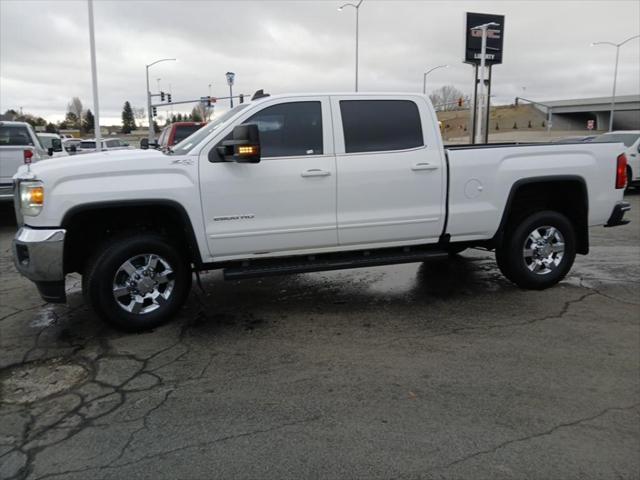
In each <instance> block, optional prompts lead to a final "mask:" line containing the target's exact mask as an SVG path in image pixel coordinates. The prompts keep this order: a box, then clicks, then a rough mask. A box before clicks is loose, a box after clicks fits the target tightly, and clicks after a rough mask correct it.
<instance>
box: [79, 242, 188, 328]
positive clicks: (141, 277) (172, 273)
mask: <svg viewBox="0 0 640 480" xmlns="http://www.w3.org/2000/svg"><path fill="white" fill-rule="evenodd" d="M190 288H191V268H190V265H189V262H188V261H187V260H186V258H185V256H184V255H183V254H182V253H181V252H180V251H179V250H178V249H177V248H176V247H174V246H173V245H171V244H170V243H169V242H168V241H167V240H166V239H164V238H163V237H161V236H159V235H154V234H131V235H123V236H120V237H118V238H116V239H114V240H113V241H111V242H110V243H109V244H108V245H107V247H106V248H103V249H100V250H99V251H98V253H97V254H96V255H94V257H93V258H92V259H91V260H90V261H89V264H88V267H87V268H86V270H85V273H84V275H83V277H82V289H83V293H84V296H85V300H86V301H88V303H89V304H90V305H91V306H92V308H93V309H94V310H95V312H96V313H97V314H98V315H99V316H100V317H101V318H102V319H103V320H104V321H105V322H107V323H109V324H111V325H113V326H115V327H117V328H120V329H123V330H128V331H140V330H146V329H150V328H154V327H157V326H159V325H161V324H163V323H165V322H166V321H168V320H169V319H171V317H172V316H173V315H174V314H175V313H176V312H177V311H178V309H179V308H180V307H181V306H182V304H183V303H184V301H185V299H186V297H187V295H188V293H189V289H190Z"/></svg>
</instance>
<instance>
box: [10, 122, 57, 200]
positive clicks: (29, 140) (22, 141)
mask: <svg viewBox="0 0 640 480" xmlns="http://www.w3.org/2000/svg"><path fill="white" fill-rule="evenodd" d="M44 158H49V155H48V152H47V151H46V150H45V149H44V148H43V146H42V144H41V143H40V140H39V139H38V137H37V136H36V133H35V132H34V130H33V128H32V127H31V125H29V124H28V123H25V122H6V121H0V201H2V202H6V201H12V200H13V190H12V177H13V176H14V175H15V174H16V172H17V171H18V167H20V166H21V165H24V164H25V163H31V162H37V161H39V160H42V159H44Z"/></svg>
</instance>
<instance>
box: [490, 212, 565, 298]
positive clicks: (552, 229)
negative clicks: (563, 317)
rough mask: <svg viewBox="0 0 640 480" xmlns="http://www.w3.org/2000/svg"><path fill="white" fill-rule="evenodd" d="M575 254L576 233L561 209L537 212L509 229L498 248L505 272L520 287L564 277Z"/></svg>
mask: <svg viewBox="0 0 640 480" xmlns="http://www.w3.org/2000/svg"><path fill="white" fill-rule="evenodd" d="M575 256H576V235H575V231H574V229H573V226H572V225H571V222H570V221H569V220H568V219H567V217H565V216H564V215H562V214H561V213H558V212H554V211H543V212H537V213H534V214H532V215H530V216H528V217H526V218H524V219H523V220H522V221H520V222H519V223H518V224H516V225H514V228H512V229H510V230H509V231H507V233H506V235H505V238H504V242H503V244H502V246H501V247H500V248H498V249H497V250H496V260H497V263H498V267H499V268H500V271H501V272H502V274H503V275H504V276H505V277H507V278H508V279H509V280H511V281H512V282H513V283H515V284H516V285H518V286H519V287H521V288H528V289H534V290H542V289H544V288H548V287H550V286H552V285H555V284H556V283H558V282H559V281H560V280H562V279H563V278H564V277H565V276H566V274H567V273H568V272H569V270H570V269H571V266H572V265H573V261H574V259H575Z"/></svg>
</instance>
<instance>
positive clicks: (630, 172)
mask: <svg viewBox="0 0 640 480" xmlns="http://www.w3.org/2000/svg"><path fill="white" fill-rule="evenodd" d="M631 180H633V172H632V171H631V167H630V166H629V165H627V186H626V187H625V191H626V192H628V191H629V190H631V189H632V188H633V185H631Z"/></svg>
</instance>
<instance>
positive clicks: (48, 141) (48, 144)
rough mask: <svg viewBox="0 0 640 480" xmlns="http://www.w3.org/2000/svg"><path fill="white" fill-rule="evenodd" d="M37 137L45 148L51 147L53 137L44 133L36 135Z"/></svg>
mask: <svg viewBox="0 0 640 480" xmlns="http://www.w3.org/2000/svg"><path fill="white" fill-rule="evenodd" d="M37 137H38V140H40V143H41V144H42V146H43V147H44V149H45V150H47V149H49V148H51V147H53V139H54V138H55V137H49V136H45V135H37Z"/></svg>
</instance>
